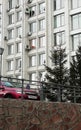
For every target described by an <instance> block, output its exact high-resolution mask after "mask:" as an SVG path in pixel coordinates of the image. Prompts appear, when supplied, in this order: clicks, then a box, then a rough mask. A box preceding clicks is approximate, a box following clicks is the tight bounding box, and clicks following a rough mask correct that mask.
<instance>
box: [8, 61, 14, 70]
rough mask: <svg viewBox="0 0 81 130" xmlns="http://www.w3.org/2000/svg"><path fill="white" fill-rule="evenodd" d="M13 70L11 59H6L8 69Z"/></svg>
mask: <svg viewBox="0 0 81 130" xmlns="http://www.w3.org/2000/svg"><path fill="white" fill-rule="evenodd" d="M11 70H13V60H10V61H8V71H11Z"/></svg>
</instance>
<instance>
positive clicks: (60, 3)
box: [54, 0, 65, 10]
mask: <svg viewBox="0 0 81 130" xmlns="http://www.w3.org/2000/svg"><path fill="white" fill-rule="evenodd" d="M64 4H65V0H54V10H59V9H62V8H64Z"/></svg>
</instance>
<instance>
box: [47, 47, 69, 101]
mask: <svg viewBox="0 0 81 130" xmlns="http://www.w3.org/2000/svg"><path fill="white" fill-rule="evenodd" d="M65 51H66V49H65V48H62V47H61V46H59V47H57V48H53V50H52V51H51V57H50V59H51V61H52V67H49V66H47V65H45V69H46V76H45V77H46V81H47V84H46V85H45V86H46V89H47V90H48V91H49V96H48V98H49V99H50V100H51V101H55V100H56V96H57V92H56V89H55V88H53V86H54V85H49V82H51V83H53V84H54V83H55V84H61V85H65V84H67V81H68V69H67V67H65V65H66V62H67V59H66V58H67V55H66V52H65ZM55 86H56V85H55ZM53 90H54V91H53Z"/></svg>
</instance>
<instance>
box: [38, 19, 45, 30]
mask: <svg viewBox="0 0 81 130" xmlns="http://www.w3.org/2000/svg"><path fill="white" fill-rule="evenodd" d="M44 29H45V19H41V20H39V30H40V31H41V30H44Z"/></svg>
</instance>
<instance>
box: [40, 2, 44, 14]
mask: <svg viewBox="0 0 81 130" xmlns="http://www.w3.org/2000/svg"><path fill="white" fill-rule="evenodd" d="M44 12H45V3H40V4H39V13H40V14H42V13H44Z"/></svg>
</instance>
